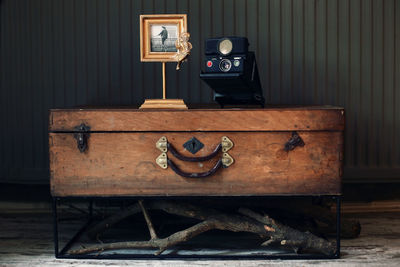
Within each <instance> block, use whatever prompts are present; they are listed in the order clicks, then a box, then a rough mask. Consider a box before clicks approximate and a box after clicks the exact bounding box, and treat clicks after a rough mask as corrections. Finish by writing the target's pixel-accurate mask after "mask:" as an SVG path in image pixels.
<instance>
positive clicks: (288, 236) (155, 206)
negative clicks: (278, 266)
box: [69, 200, 360, 255]
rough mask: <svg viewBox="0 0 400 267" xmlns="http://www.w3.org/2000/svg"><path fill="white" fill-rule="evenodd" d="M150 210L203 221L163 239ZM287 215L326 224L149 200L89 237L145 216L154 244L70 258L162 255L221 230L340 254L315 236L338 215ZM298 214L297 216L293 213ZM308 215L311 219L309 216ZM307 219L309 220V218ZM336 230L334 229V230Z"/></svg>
mask: <svg viewBox="0 0 400 267" xmlns="http://www.w3.org/2000/svg"><path fill="white" fill-rule="evenodd" d="M149 210H162V211H164V212H166V213H169V214H174V215H178V216H183V217H186V218H193V219H197V220H199V222H198V223H196V224H195V225H193V226H191V227H189V228H187V229H184V230H181V231H178V232H175V233H173V234H171V235H169V236H167V237H163V238H160V237H159V236H158V234H157V232H156V230H155V228H154V224H153V221H152V219H151V217H150V214H149ZM280 210H282V211H283V212H285V211H286V212H289V213H290V212H292V213H293V214H296V213H297V215H299V214H300V215H301V216H303V218H306V217H307V216H308V217H313V216H315V217H316V218H317V220H315V221H316V222H318V221H319V222H322V224H314V226H313V227H311V228H313V229H311V231H310V230H305V231H304V229H303V230H297V229H295V228H293V227H291V226H289V225H288V224H283V223H281V222H279V221H277V220H276V219H273V218H271V217H270V216H269V215H267V214H265V213H260V212H257V211H254V210H251V209H249V208H246V207H242V208H239V209H237V210H235V211H234V212H226V211H222V210H218V209H214V208H209V207H204V206H199V205H193V204H189V203H186V202H185V203H183V202H179V201H166V200H148V201H146V202H144V201H143V200H139V201H138V202H137V203H134V204H133V205H130V206H128V207H126V208H125V209H123V210H122V211H119V212H117V213H115V214H113V215H111V216H109V217H107V218H105V219H104V220H102V221H100V222H98V223H97V224H95V225H93V226H92V227H91V228H90V229H89V230H88V231H87V233H86V234H87V235H88V236H89V237H91V238H92V239H95V240H99V236H100V235H101V234H102V233H103V232H104V231H105V230H107V229H109V228H110V227H112V226H113V225H115V224H116V223H118V222H120V221H122V220H123V219H125V218H127V217H129V216H131V215H133V214H137V213H140V212H141V213H142V214H143V216H144V219H145V221H146V224H147V227H148V230H149V233H150V240H147V241H126V242H112V243H103V242H99V244H96V245H91V246H88V247H83V248H80V249H75V250H71V251H69V253H70V254H75V255H76V254H87V253H101V252H103V251H107V250H118V249H132V248H155V249H157V251H156V252H155V255H160V254H162V253H163V252H164V251H165V250H166V249H168V248H171V247H173V246H175V245H177V244H179V243H183V242H185V241H188V240H190V239H192V238H193V237H195V236H197V235H200V234H202V233H204V232H207V231H210V230H214V229H218V230H224V231H231V232H249V233H253V234H256V235H258V236H259V237H260V238H261V240H262V242H260V243H261V246H269V245H272V244H278V245H279V246H282V247H285V248H291V249H293V250H294V251H295V252H296V253H298V252H299V251H300V250H307V251H309V250H311V251H315V252H318V253H322V254H325V255H334V254H335V252H336V243H335V242H330V241H328V240H327V239H325V238H322V237H319V236H318V235H316V234H315V232H316V231H315V230H316V229H317V228H318V227H317V226H318V225H325V230H326V229H327V228H330V230H332V229H336V228H335V225H336V217H335V215H334V213H331V212H329V211H327V210H326V209H324V208H322V207H318V206H315V205H313V207H312V208H311V209H310V208H300V209H299V207H291V205H290V204H289V205H284V206H283V207H282V206H280ZM293 211H294V212H293ZM305 214H307V215H305ZM305 216H306V217H305ZM332 226H333V227H332ZM342 226H344V227H343V228H344V231H343V232H342V236H345V237H355V236H358V234H359V232H360V225H359V223H358V222H356V221H351V220H344V221H342Z"/></svg>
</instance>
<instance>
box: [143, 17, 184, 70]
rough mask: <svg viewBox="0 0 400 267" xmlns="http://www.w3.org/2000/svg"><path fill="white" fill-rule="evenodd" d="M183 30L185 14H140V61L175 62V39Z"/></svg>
mask: <svg viewBox="0 0 400 267" xmlns="http://www.w3.org/2000/svg"><path fill="white" fill-rule="evenodd" d="M183 32H187V18H186V14H158V15H140V61H142V62H176V61H177V59H176V57H175V55H176V54H177V49H176V47H175V41H176V40H177V39H178V38H179V37H180V35H181V34H182V33H183Z"/></svg>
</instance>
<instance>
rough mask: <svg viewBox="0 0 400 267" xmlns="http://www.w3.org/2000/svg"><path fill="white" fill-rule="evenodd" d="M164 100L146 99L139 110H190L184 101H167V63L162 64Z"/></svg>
mask: <svg viewBox="0 0 400 267" xmlns="http://www.w3.org/2000/svg"><path fill="white" fill-rule="evenodd" d="M162 77H163V98H162V99H145V101H144V103H143V104H142V105H141V106H140V107H139V109H188V107H187V106H186V105H185V102H183V99H166V89H165V87H166V85H165V84H166V82H165V62H162Z"/></svg>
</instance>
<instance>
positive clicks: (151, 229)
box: [139, 200, 158, 239]
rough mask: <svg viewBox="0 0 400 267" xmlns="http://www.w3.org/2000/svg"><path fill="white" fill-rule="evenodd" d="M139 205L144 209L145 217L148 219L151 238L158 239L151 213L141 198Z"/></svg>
mask: <svg viewBox="0 0 400 267" xmlns="http://www.w3.org/2000/svg"><path fill="white" fill-rule="evenodd" d="M139 206H140V208H141V209H142V212H143V216H144V219H145V220H146V224H147V227H148V228H149V232H150V237H151V239H157V238H158V237H157V234H156V231H155V230H154V227H153V223H152V222H151V219H150V215H149V213H148V212H147V210H146V209H145V207H144V205H143V200H139Z"/></svg>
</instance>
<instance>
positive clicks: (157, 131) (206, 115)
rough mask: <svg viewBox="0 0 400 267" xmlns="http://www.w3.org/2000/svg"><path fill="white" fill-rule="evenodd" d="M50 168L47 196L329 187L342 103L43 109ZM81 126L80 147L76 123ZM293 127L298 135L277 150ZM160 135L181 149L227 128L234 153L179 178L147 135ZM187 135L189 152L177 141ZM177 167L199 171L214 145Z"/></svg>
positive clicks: (301, 191) (336, 176)
mask: <svg viewBox="0 0 400 267" xmlns="http://www.w3.org/2000/svg"><path fill="white" fill-rule="evenodd" d="M49 124H50V125H49V131H50V133H49V147H50V174H51V175H50V176H51V181H50V182H51V192H52V195H53V196H59V197H65V196H249V195H254V196H255V195H259V196H262V195H339V194H340V193H341V174H342V160H343V129H344V110H343V109H342V108H335V107H300V108H268V109H232V110H223V109H215V110H210V109H207V110H200V109H198V110H162V111H161V110H160V111H154V110H153V111H151V110H136V109H63V110H51V111H50V123H49ZM81 124H85V125H87V126H90V132H89V134H90V135H89V136H88V138H87V149H86V150H85V151H84V152H80V150H79V149H78V148H77V139H76V138H75V137H74V134H75V133H76V130H75V129H76V126H79V125H81ZM294 131H295V132H296V133H297V134H298V135H299V136H300V137H301V139H302V140H303V142H304V144H305V145H304V146H297V147H295V148H294V149H293V150H290V151H286V150H285V144H286V143H287V142H288V141H289V139H290V138H291V137H292V134H293V132H294ZM162 136H164V137H166V138H167V139H168V142H169V143H170V144H172V145H173V146H174V147H175V148H176V150H177V151H178V153H180V154H182V155H184V156H187V157H201V156H206V155H208V154H210V153H211V152H212V151H213V150H214V148H215V147H216V146H217V145H218V144H219V143H220V142H221V138H222V137H223V136H226V137H228V138H229V139H230V140H231V141H232V142H233V143H234V146H233V147H232V148H231V149H230V150H229V151H228V152H227V153H228V154H229V155H230V156H231V157H232V158H233V159H234V163H233V164H232V165H230V166H229V167H226V168H220V169H218V170H217V172H216V173H214V174H213V175H211V176H209V177H206V178H184V177H181V176H180V175H178V174H176V173H175V172H174V171H173V170H172V168H171V166H168V167H167V169H163V168H161V167H160V166H159V165H158V164H157V163H156V158H157V157H158V156H159V155H160V154H161V153H162V152H161V151H160V150H159V149H157V148H156V142H157V141H158V140H159V139H160V138H161V137H162ZM192 137H195V138H197V139H198V140H199V141H201V143H203V144H204V147H203V148H202V149H200V150H199V151H198V152H197V153H195V154H192V153H190V152H189V151H187V150H186V149H185V148H184V147H183V144H184V143H185V142H187V141H188V140H189V139H191V138H192ZM167 155H168V159H170V160H172V161H173V162H174V163H175V164H176V166H177V167H178V168H180V169H182V170H183V171H186V172H196V173H199V172H205V171H208V170H209V169H211V168H212V167H213V166H214V165H215V164H216V162H217V160H218V159H220V158H221V155H222V152H219V154H218V155H217V156H216V157H215V158H212V159H210V160H207V161H204V162H185V161H181V160H178V159H176V158H175V157H174V156H173V155H171V153H170V151H168V152H167Z"/></svg>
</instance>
